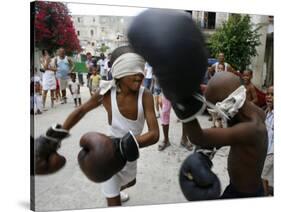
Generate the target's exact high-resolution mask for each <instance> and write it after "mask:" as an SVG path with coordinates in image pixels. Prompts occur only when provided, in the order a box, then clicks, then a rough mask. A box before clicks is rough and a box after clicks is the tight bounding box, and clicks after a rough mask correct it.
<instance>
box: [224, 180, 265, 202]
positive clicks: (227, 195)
mask: <svg viewBox="0 0 281 212" xmlns="http://www.w3.org/2000/svg"><path fill="white" fill-rule="evenodd" d="M262 196H265V194H264V190H263V185H262V183H261V185H260V187H259V189H258V190H257V191H256V192H254V193H244V192H240V191H237V190H236V189H235V188H234V187H233V185H232V184H231V183H230V184H229V185H228V186H227V187H226V189H225V190H224V192H223V194H222V195H221V197H220V199H232V198H247V197H262Z"/></svg>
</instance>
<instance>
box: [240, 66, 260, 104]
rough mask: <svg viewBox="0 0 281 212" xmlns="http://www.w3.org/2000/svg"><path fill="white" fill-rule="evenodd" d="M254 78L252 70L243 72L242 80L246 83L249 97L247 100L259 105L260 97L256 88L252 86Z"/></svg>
mask: <svg viewBox="0 0 281 212" xmlns="http://www.w3.org/2000/svg"><path fill="white" fill-rule="evenodd" d="M252 78H253V71H252V70H250V69H247V70H245V71H244V72H243V74H242V79H243V82H244V86H245V88H246V90H247V91H246V95H247V100H249V101H250V102H252V103H254V104H257V103H258V96H257V93H256V89H255V86H254V85H253V84H252V82H251V80H252Z"/></svg>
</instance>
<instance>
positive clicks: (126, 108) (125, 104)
mask: <svg viewBox="0 0 281 212" xmlns="http://www.w3.org/2000/svg"><path fill="white" fill-rule="evenodd" d="M116 103H117V106H118V110H119V112H120V113H121V114H122V115H123V116H124V117H126V118H129V119H133V120H135V119H137V114H138V101H137V98H136V97H132V98H129V97H125V98H124V97H118V96H117V98H116Z"/></svg>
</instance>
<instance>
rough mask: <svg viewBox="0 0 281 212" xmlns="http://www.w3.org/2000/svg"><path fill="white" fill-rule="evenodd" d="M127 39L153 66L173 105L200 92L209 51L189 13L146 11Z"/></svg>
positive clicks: (134, 20)
mask: <svg viewBox="0 0 281 212" xmlns="http://www.w3.org/2000/svg"><path fill="white" fill-rule="evenodd" d="M163 23H164V24H163ZM127 37H128V40H129V43H130V44H131V46H132V47H133V49H134V50H135V52H136V53H137V54H139V55H141V56H142V57H143V58H144V59H145V60H146V61H148V63H149V64H150V65H151V66H152V67H153V73H154V74H155V76H156V77H157V79H158V82H159V85H160V87H161V88H162V90H163V94H164V95H165V97H166V98H167V99H169V100H170V101H171V102H179V103H181V102H180V101H181V100H182V99H186V98H189V97H190V96H191V95H192V93H194V92H195V91H196V90H197V89H198V87H199V85H200V84H201V82H202V80H203V78H204V75H205V72H206V70H207V65H208V64H207V61H208V60H207V50H206V47H205V42H204V37H203V34H202V33H201V31H200V29H199V28H198V27H197V26H196V23H195V22H194V21H193V20H192V17H191V16H190V15H189V14H188V13H187V12H185V11H180V10H169V9H147V10H145V11H143V12H142V13H140V14H139V15H137V16H136V17H135V18H134V19H133V20H132V22H131V24H130V26H129V28H128V34H127Z"/></svg>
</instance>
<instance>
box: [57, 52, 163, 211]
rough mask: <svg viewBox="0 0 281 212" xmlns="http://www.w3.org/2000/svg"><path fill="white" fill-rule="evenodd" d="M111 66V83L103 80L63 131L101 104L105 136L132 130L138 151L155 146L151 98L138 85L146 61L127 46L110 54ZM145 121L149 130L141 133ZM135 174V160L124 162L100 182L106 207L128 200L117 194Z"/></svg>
mask: <svg viewBox="0 0 281 212" xmlns="http://www.w3.org/2000/svg"><path fill="white" fill-rule="evenodd" d="M111 64H113V65H112V68H111V70H112V76H113V80H112V81H103V80H102V81H101V83H100V90H99V91H98V92H96V93H94V94H93V96H92V97H91V99H90V100H88V101H87V102H85V103H84V104H82V105H81V106H80V107H79V108H77V109H76V110H74V111H73V112H72V113H71V114H70V115H69V116H68V118H67V119H66V121H65V122H64V124H63V126H62V127H63V129H66V130H69V129H70V128H72V127H73V126H74V125H75V124H76V123H77V122H78V121H79V120H80V119H81V118H82V117H83V116H84V115H85V114H86V113H87V112H89V111H90V110H92V109H94V108H96V107H98V106H99V105H101V104H102V105H103V106H104V108H105V110H106V112H107V115H108V124H109V131H108V136H113V137H122V136H124V135H125V134H126V133H127V132H128V131H131V132H132V133H133V134H134V136H135V138H136V140H137V142H138V145H139V148H142V147H146V146H149V145H153V144H155V143H156V142H157V141H158V139H159V126H158V122H157V118H156V115H155V111H154V103H153V96H152V94H151V92H150V91H148V90H147V89H145V88H144V87H142V86H141V84H142V81H143V78H144V64H145V61H144V60H143V58H142V57H140V56H139V55H137V54H135V53H133V50H132V49H131V48H130V47H128V46H123V47H118V48H117V49H115V50H114V51H113V53H112V57H111ZM145 121H146V123H147V128H148V131H147V132H145V133H142V131H143V127H144V123H145ZM136 174H137V161H132V162H127V163H126V165H125V167H124V168H123V169H122V170H121V171H120V172H118V173H117V174H115V175H113V176H112V177H111V178H110V179H109V180H107V181H105V182H103V183H102V192H103V194H104V195H105V197H106V200H107V205H108V206H118V205H121V201H122V202H123V201H125V200H128V195H125V194H124V193H121V192H120V191H121V190H123V189H125V188H128V187H130V186H133V185H134V184H135V183H136Z"/></svg>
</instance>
